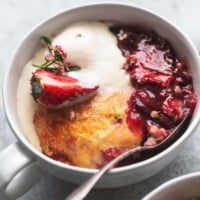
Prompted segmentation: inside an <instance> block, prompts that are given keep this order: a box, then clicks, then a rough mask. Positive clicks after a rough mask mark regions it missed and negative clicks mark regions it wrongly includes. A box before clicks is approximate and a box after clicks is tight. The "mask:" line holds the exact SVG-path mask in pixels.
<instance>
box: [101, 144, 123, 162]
mask: <svg viewBox="0 0 200 200" xmlns="http://www.w3.org/2000/svg"><path fill="white" fill-rule="evenodd" d="M124 151H126V148H124V147H110V148H107V149H105V150H103V156H104V158H105V159H106V161H111V160H112V159H114V158H116V157H117V156H119V155H120V154H122V153H123V152H124Z"/></svg>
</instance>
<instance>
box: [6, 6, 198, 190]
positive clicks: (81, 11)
mask: <svg viewBox="0 0 200 200" xmlns="http://www.w3.org/2000/svg"><path fill="white" fill-rule="evenodd" d="M102 13H104V15H103V16H102ZM91 19H92V20H91ZM94 24H95V26H94ZM80 27H82V28H83V29H81V31H83V32H81V34H80V32H77V33H78V34H76V35H73V38H74V36H75V39H76V41H81V45H82V46H80V47H79V48H78V49H77V48H75V47H77V46H78V45H79V44H78V43H77V44H76V45H74V42H75V41H74V39H72V40H70V39H68V40H67V39H66V42H65V41H64V42H63V39H61V38H65V37H66V38H67V37H68V38H70V37H71V35H70V34H71V33H74V30H75V29H76V28H77V29H79V28H80ZM85 27H87V29H85ZM131 27H133V29H132V28H131ZM135 27H140V28H135ZM141 27H142V28H141ZM65 28H67V29H68V32H66V31H64V32H63V33H61V32H62V31H63V30H64V29H65ZM70 28H72V29H70ZM130 28H131V29H132V30H131V31H130ZM90 29H91V31H89V30H90ZM140 29H141V30H140ZM70 30H73V31H71V32H70ZM152 31H153V32H152ZM129 33H130V35H132V36H131V37H132V38H134V40H133V42H132V45H133V46H132V47H131V48H133V49H130V44H129V43H128V46H126V42H125V43H123V42H124V41H126V40H124V39H126V34H129ZM51 34H56V36H54V37H52V46H53V47H55V46H56V45H58V46H59V48H60V47H61V48H62V50H64V52H65V53H66V63H65V64H66V65H65V69H64V72H63V70H62V73H64V74H62V75H64V76H67V77H68V78H69V79H70V80H71V82H73V81H74V82H75V83H76V84H75V85H76V86H77V84H78V85H79V86H80V85H81V87H82V89H83V88H84V91H86V90H85V88H87V89H88V88H90V91H89V90H87V91H89V92H86V93H83V92H82V91H81V95H82V94H84V95H83V96H84V97H86V98H81V99H80V98H79V97H80V93H76V92H75V93H74V94H73V95H72V97H73V98H70V100H69V99H68V98H67V101H66V102H64V105H65V106H66V105H67V107H63V108H62V107H59V106H58V105H53V104H52V102H51V103H50V104H49V99H48V103H46V101H45V102H44V100H42V98H40V97H39V98H38V96H37V97H34V98H33V97H32V96H31V95H30V93H31V86H33V85H35V84H32V85H31V84H30V83H29V80H35V77H34V78H33V76H34V75H36V76H37V77H39V76H40V78H41V74H42V75H44V74H45V73H52V69H50V71H51V72H49V70H45V69H36V68H34V67H32V64H36V65H41V64H42V63H43V62H44V56H45V55H47V54H48V53H49V52H48V48H47V49H45V48H44V49H42V50H39V46H40V38H41V36H50V35H51ZM65 34H66V35H65ZM101 36H102V37H101ZM103 36H104V37H103ZM85 37H86V38H85ZM45 38H46V37H45ZM105 38H106V40H105ZM163 38H164V39H163ZM144 40H147V41H146V42H144ZM157 40H158V41H159V42H160V41H164V44H162V45H161V46H160V45H158V44H160V43H158V41H157ZM46 41H47V40H46ZM88 41H89V42H88ZM142 43H143V45H142ZM144 43H145V45H144ZM91 44H92V46H90V45H91ZM138 44H139V50H140V51H137V49H138V48H137V47H135V46H134V45H136V46H137V45H138ZM98 45H99V46H98ZM157 45H158V48H160V49H161V52H160V53H159V54H157V47H156V46H157ZM58 46H57V47H58ZM81 48H82V49H81ZM162 48H163V50H162ZM172 49H173V50H172ZM38 50H39V52H40V53H39V54H40V55H38V54H36V52H37V51H38ZM41 51H43V53H41ZM76 51H79V52H76ZM98 51H99V52H98ZM159 51H160V50H159ZM162 51H167V53H169V54H168V55H169V57H168V56H166V59H167V63H166V62H165V61H166V60H163V59H162V58H163V53H162ZM74 52H75V53H74ZM142 52H143V53H142ZM145 52H146V53H145ZM154 52H156V53H154ZM174 52H175V53H174ZM148 53H152V54H153V55H152V57H150V58H149V57H148V59H147V57H145V55H149V54H148ZM34 55H35V57H34V59H33V56H34ZM41 55H42V56H41ZM63 55H65V54H63ZM174 55H175V56H174ZM155 56H158V58H159V59H160V58H161V60H160V62H161V63H162V62H165V68H162V73H161V70H160V71H159V70H158V69H157V61H156V60H157V57H155ZM64 57H65V56H64ZM19 58H20V59H19ZM32 59H33V60H32ZM48 59H49V57H48ZM48 59H47V61H49V60H48ZM149 59H150V60H149ZM30 60H32V61H31V62H29V61H30ZM138 60H139V61H138ZM146 60H148V62H146ZM94 61H95V62H94ZM97 61H98V62H97ZM27 63H28V64H27ZM141 63H142V64H141ZM149 63H151V64H152V65H151V66H146V64H149ZM25 66H26V67H25ZM152 66H154V67H155V68H156V69H152ZM198 66H199V58H198V53H197V52H196V50H195V48H194V47H193V45H192V44H191V42H190V41H189V40H188V38H187V37H186V36H185V35H184V34H182V33H181V32H180V31H179V30H178V29H177V28H175V27H174V26H173V25H171V24H170V23H169V22H167V21H166V20H164V19H162V18H160V17H159V16H157V15H155V14H153V13H151V12H150V11H146V10H143V9H141V8H137V7H132V6H130V5H120V4H95V5H88V6H83V7H78V8H74V9H71V10H67V11H64V12H62V13H60V14H57V15H56V16H53V17H51V18H49V19H48V20H46V21H45V22H43V23H41V24H40V25H39V26H37V27H36V28H35V29H34V30H32V31H31V32H30V33H29V34H28V35H27V36H26V37H25V38H24V40H23V41H22V42H21V44H20V45H19V47H18V49H17V51H16V53H15V55H14V58H13V60H12V63H11V66H10V69H9V71H8V75H7V78H6V81H5V87H4V104H5V109H6V114H7V117H8V121H9V123H10V125H11V127H12V129H13V131H14V132H15V134H16V136H17V137H18V139H19V141H21V145H22V146H24V147H25V149H26V151H27V152H29V153H30V154H31V156H30V159H33V161H34V160H37V163H38V165H39V166H40V167H41V168H43V169H45V170H47V171H48V172H50V173H52V174H53V175H55V176H57V177H59V178H62V179H63V180H66V181H69V182H73V183H80V182H82V181H83V180H85V179H86V178H87V177H89V175H90V174H92V173H95V172H96V170H95V169H89V168H99V167H101V166H102V165H103V164H104V163H105V162H107V161H109V159H112V157H113V156H116V155H118V154H119V153H120V152H122V151H123V150H124V149H126V148H130V147H131V146H134V145H136V146H138V145H141V144H142V145H143V144H146V145H152V144H153V143H155V142H159V141H160V140H162V139H163V138H164V137H165V136H166V134H169V133H170V131H169V132H168V129H170V130H171V128H172V129H173V128H174V127H175V126H176V125H177V123H178V122H179V121H180V120H181V118H182V116H183V115H184V113H185V112H183V111H185V110H188V109H189V113H193V115H191V121H190V124H189V125H188V127H187V129H186V130H185V131H184V133H183V134H182V136H181V137H180V138H179V139H178V140H177V141H176V142H175V143H174V144H172V145H171V146H169V147H168V148H167V149H165V150H164V151H162V152H160V153H159V154H157V155H154V156H152V157H150V158H148V159H143V160H142V161H140V162H137V163H134V164H129V165H125V166H122V167H117V168H115V169H112V170H111V172H110V173H109V174H107V175H106V176H105V177H104V178H103V179H102V180H101V181H100V182H99V184H98V187H119V186H124V185H128V184H131V183H135V182H138V181H141V180H144V179H145V178H147V177H150V176H152V175H153V174H155V173H156V172H158V171H159V170H161V169H162V168H163V167H164V166H166V165H167V164H168V163H169V162H170V161H171V160H172V159H173V158H174V157H175V156H176V155H177V153H178V152H179V150H180V149H181V148H182V146H183V144H184V141H185V140H186V139H187V138H188V137H189V135H190V134H191V133H192V132H193V130H194V128H195V127H196V126H197V124H198V120H199V117H198V113H199V106H198V103H197V106H196V107H195V106H194V105H195V104H196V101H197V99H198V95H196V94H198V91H199V84H198V81H199V79H198V77H199V73H200V70H199V67H198ZM74 67H75V68H76V71H74V70H71V69H73V68H74ZM77 69H78V70H77ZM171 69H173V70H175V69H181V70H178V71H179V72H180V73H182V72H183V73H184V75H185V77H187V79H186V78H184V81H185V80H186V82H185V83H184V86H186V85H187V84H189V85H190V86H191V87H189V86H188V87H186V88H187V89H186V88H185V92H184V95H183V96H181V98H178V99H179V100H176V98H175V96H174V94H175V93H174V92H172V91H171V90H170V89H169V88H170V85H171V84H172V82H173V80H175V79H176V80H179V81H181V80H180V79H178V77H176V74H175V73H174V71H173V72H172V70H171ZM41 70H42V71H41ZM44 71H45V73H43V72H44ZM53 71H54V70H53ZM32 72H33V75H32V74H31V73H32ZM179 72H178V73H177V74H179V75H180V73H179ZM24 73H25V74H26V73H28V76H25V77H26V78H25V80H23V81H21V80H22V79H20V77H23V76H22V75H23V74H24ZM183 73H182V75H183ZM97 74H98V76H97ZM190 74H191V76H192V79H191V76H190ZM56 75H57V74H56ZM59 76H60V74H59ZM31 77H32V78H33V79H32V78H31ZM43 77H44V76H43ZM175 77H176V78H175ZM51 78H52V77H51ZM174 78H175V79H174ZM19 80H20V81H19ZM72 80H73V81H72ZM191 80H192V81H191ZM80 82H81V84H80ZM83 83H84V84H83ZM158 85H159V86H158ZM175 85H176V84H175ZM176 86H177V85H176ZM153 88H156V90H153ZM158 88H159V89H158ZM160 88H165V89H164V90H163V89H162V93H161V90H160ZM189 88H190V89H189ZM17 89H18V90H17ZM21 89H22V93H20V91H21ZM68 89H69V87H68ZM79 89H80V88H79ZM168 89H169V90H168ZM181 89H182V87H174V88H173V90H176V92H178V93H179V92H180V90H181ZM193 90H194V91H193ZM17 91H18V92H17ZM23 91H26V92H25V94H24V93H23ZM27 91H29V92H28V93H27ZM94 91H95V92H94ZM155 91H156V92H157V93H155ZM187 91H189V93H190V94H192V96H190V97H188V96H187V95H185V94H186V93H187ZM194 92H195V95H193V94H194ZM17 93H18V94H17ZM32 93H33V90H32ZM166 93H167V94H168V95H169V96H170V97H171V98H170V99H166V98H162V97H161V95H160V94H166ZM189 93H188V94H189ZM19 94H20V95H19ZM21 94H22V95H25V96H23V97H22V95H21ZM75 94H76V95H75ZM85 94H86V96H85ZM87 94H90V95H87ZM179 95H180V93H179ZM145 96H146V97H148V98H146V97H145ZM164 96H165V95H164ZM165 97H166V96H165ZM191 97H192V98H191ZM193 97H194V98H193ZM16 99H17V103H16ZM19 99H20V100H19ZM27 99H29V100H30V101H29V100H28V101H27ZM146 99H148V101H150V102H151V103H152V104H151V106H150V107H151V111H150V112H149V110H148V109H149V107H148V106H146V107H145V105H147V102H145V100H146ZM156 99H158V102H161V101H162V103H161V104H159V103H158V104H159V105H157V104H155V102H156ZM22 100H23V101H22ZM34 100H35V101H36V102H34ZM65 100H66V99H65ZM168 100H169V101H168ZM171 100H172V101H171ZM188 100H191V101H188ZM193 100H194V101H193ZM80 101H81V102H80ZM27 102H28V103H27ZM61 102H62V101H61ZM77 102H78V103H77ZM127 102H128V103H127ZM164 102H165V103H164ZM54 103H55V102H54ZM62 103H63V102H62ZM62 103H61V104H62ZM141 103H143V104H144V106H142V104H141ZM163 103H164V104H163ZM44 104H48V105H47V107H45V106H44ZM174 104H176V105H178V107H177V106H176V107H175V109H174V107H173V106H172V107H173V108H172V109H169V108H170V106H169V105H174ZM33 105H34V106H33ZM52 105H53V107H56V108H53V109H50V108H49V107H52ZM95 105H97V106H96V107H95ZM57 106H58V107H57ZM23 107H26V108H23ZM144 107H145V109H143V108H144ZM194 107H195V109H194V111H193V108H194ZM17 108H18V109H17ZM157 108H158V109H157ZM165 108H166V109H165ZM179 108H184V109H179ZM185 108H186V109H185ZM159 109H160V110H159ZM169 110H170V112H168V111H169ZM27 111H28V112H27ZM133 111H134V112H133ZM152 111H153V112H152ZM154 111H155V112H154ZM27 113H28V115H27ZM31 113H32V114H31ZM174 113H176V114H175V115H174ZM163 114H164V115H163ZM85 115H86V116H85ZM165 115H166V116H167V117H166V119H165V118H163V117H161V118H160V116H165ZM146 116H148V117H146ZM63 117H64V118H66V119H67V120H66V123H64V122H65V120H63ZM168 118H170V119H173V120H170V126H168V129H166V128H165V129H164V128H163V125H162V126H161V124H165V123H166V124H165V125H164V127H166V126H167V124H168V122H169V121H168V120H167V119H168ZM20 119H23V120H26V123H25V124H26V125H27V124H28V126H26V127H24V126H25V125H23V120H20ZM33 119H34V121H33ZM149 119H155V120H156V121H149ZM160 119H165V120H164V121H162V120H161V121H162V123H160V122H158V121H159V120H160ZM171 121H172V122H173V123H172V124H171ZM30 122H31V123H30ZM127 122H128V123H127ZM144 122H145V131H146V130H150V129H151V131H149V132H148V133H149V134H148V135H146V134H144V133H146V132H144V131H143V128H142V129H141V127H144V124H143V123H144ZM58 124H59V126H58ZM60 124H64V126H60ZM86 124H88V125H87V126H86ZM157 124H158V126H157ZM98 125H99V126H100V128H98ZM136 125H137V126H136ZM154 125H155V126H154ZM34 126H35V127H34ZM60 127H63V128H60ZM152 127H153V129H152ZM26 128H27V129H26ZM25 129H26V130H25ZM63 129H65V130H66V133H67V134H63ZM84 129H85V131H84V132H83V130H84ZM35 130H36V133H35ZM44 130H47V131H44ZM55 130H56V131H57V132H56V134H57V135H58V137H56V136H55V134H53V132H54V131H55ZM72 130H74V131H72ZM98 130H100V131H98ZM155 130H157V131H155ZM158 130H159V131H158ZM166 130H167V131H166ZM155 132H156V133H159V134H158V135H154V137H153V134H154V133H155ZM72 133H73V135H72ZM86 133H87V134H86ZM74 134H75V135H74ZM147 136H148V137H147ZM38 137H39V140H38ZM27 138H28V139H27ZM80 138H81V139H80ZM88 138H89V139H88ZM155 138H156V139H155ZM66 140H67V142H66ZM63 141H64V143H63ZM144 141H145V142H144ZM66 143H67V144H68V145H67V148H68V149H66V148H65V147H64V148H63V146H65V145H66ZM41 151H43V152H41ZM63 152H64V154H63ZM79 152H80V153H81V154H79ZM44 154H46V155H44ZM91 154H94V157H92V156H93V155H92V156H91ZM52 158H53V159H52ZM133 160H134V159H133ZM60 161H62V162H60Z"/></svg>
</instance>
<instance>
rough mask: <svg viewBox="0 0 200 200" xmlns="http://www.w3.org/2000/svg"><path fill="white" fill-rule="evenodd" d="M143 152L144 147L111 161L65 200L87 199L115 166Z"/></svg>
mask: <svg viewBox="0 0 200 200" xmlns="http://www.w3.org/2000/svg"><path fill="white" fill-rule="evenodd" d="M141 150H143V147H141V146H138V147H136V148H134V149H132V151H130V150H129V151H127V152H125V153H123V154H121V155H119V156H117V157H116V158H115V159H113V160H112V161H110V162H109V163H108V164H106V165H105V166H104V167H103V168H101V169H100V170H99V171H98V172H97V173H95V174H94V175H92V176H91V177H90V178H89V179H88V180H86V181H85V182H84V183H83V184H82V185H80V186H79V187H78V188H77V189H75V190H74V191H73V192H72V193H71V194H70V195H69V196H68V197H66V198H65V200H82V199H84V198H85V197H86V195H87V194H88V193H89V192H90V190H91V189H92V188H93V187H94V185H95V184H96V183H97V182H98V181H99V179H100V178H101V177H102V176H103V175H104V174H105V173H107V172H108V171H109V170H110V169H111V168H112V167H113V166H114V165H115V164H117V163H119V161H121V160H123V159H125V158H126V157H128V156H130V155H132V154H133V153H135V152H137V151H141Z"/></svg>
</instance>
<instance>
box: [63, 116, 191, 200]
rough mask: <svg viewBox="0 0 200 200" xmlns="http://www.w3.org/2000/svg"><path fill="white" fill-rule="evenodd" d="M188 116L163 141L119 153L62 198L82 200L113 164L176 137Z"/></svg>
mask: <svg viewBox="0 0 200 200" xmlns="http://www.w3.org/2000/svg"><path fill="white" fill-rule="evenodd" d="M187 118H188V115H185V117H184V118H183V120H182V121H181V122H180V123H179V124H178V125H177V127H176V128H175V129H174V130H173V131H172V133H171V134H170V135H168V137H166V138H165V139H164V140H163V141H161V142H160V143H158V144H156V145H153V146H138V147H134V148H133V149H129V150H127V151H125V152H124V153H122V154H120V155H119V156H117V157H116V158H114V159H113V160H111V161H110V162H109V163H107V164H106V165H105V166H104V167H103V168H101V169H100V170H99V171H98V172H97V173H95V174H94V175H92V176H91V177H90V178H89V179H88V180H86V181H85V182H84V183H83V184H81V185H80V186H79V187H78V188H77V189H75V190H74V191H73V192H72V193H71V194H70V195H69V196H68V197H66V198H65V199H64V200H83V199H84V198H85V197H86V196H87V194H88V193H89V192H90V190H91V189H92V188H93V187H94V185H95V184H96V183H97V182H98V181H99V179H100V178H101V177H102V176H103V175H104V174H105V173H107V172H108V171H109V170H110V169H111V168H112V167H113V166H115V165H116V164H117V163H119V162H120V161H122V160H124V159H125V158H127V157H128V156H130V155H133V154H134V153H136V152H141V151H149V150H158V149H161V148H162V147H164V146H166V145H168V144H171V143H172V142H173V141H174V140H175V138H177V135H178V134H177V133H178V132H179V130H180V128H181V127H182V125H183V124H184V122H185V121H186V119H187Z"/></svg>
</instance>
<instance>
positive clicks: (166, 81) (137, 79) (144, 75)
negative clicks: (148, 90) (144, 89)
mask: <svg viewBox="0 0 200 200" xmlns="http://www.w3.org/2000/svg"><path fill="white" fill-rule="evenodd" d="M130 77H131V81H132V83H133V84H134V83H138V84H155V85H159V86H162V87H170V85H171V84H172V81H173V76H172V75H166V74H162V73H159V72H157V71H153V70H149V69H145V68H143V67H141V66H140V67H136V68H135V69H133V70H132V71H131V74H130Z"/></svg>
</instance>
